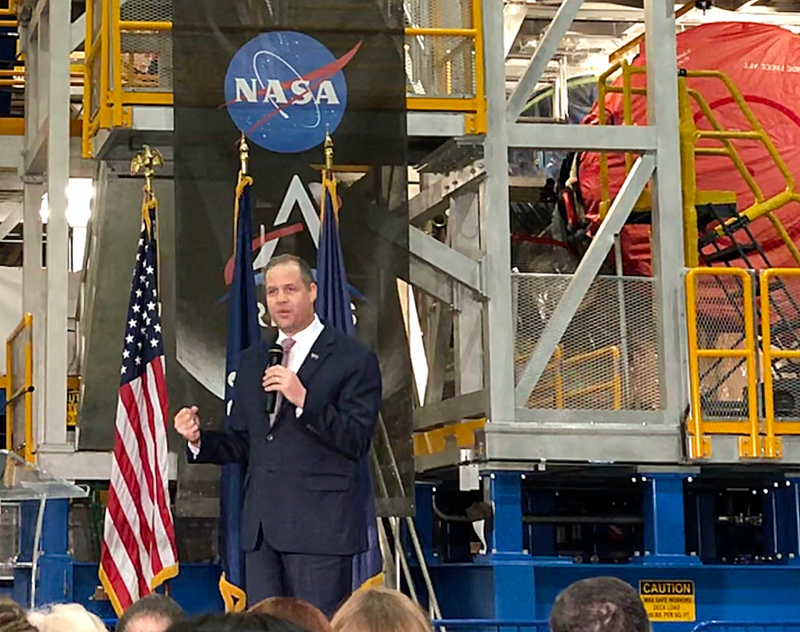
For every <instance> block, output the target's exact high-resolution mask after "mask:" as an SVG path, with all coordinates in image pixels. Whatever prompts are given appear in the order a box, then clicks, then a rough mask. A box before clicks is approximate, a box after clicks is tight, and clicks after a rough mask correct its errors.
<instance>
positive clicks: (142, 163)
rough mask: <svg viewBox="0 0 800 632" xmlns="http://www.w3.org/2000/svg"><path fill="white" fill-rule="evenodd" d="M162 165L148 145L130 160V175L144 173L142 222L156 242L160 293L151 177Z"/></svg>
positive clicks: (158, 261) (158, 251)
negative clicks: (152, 217) (151, 212)
mask: <svg viewBox="0 0 800 632" xmlns="http://www.w3.org/2000/svg"><path fill="white" fill-rule="evenodd" d="M163 164H164V157H163V156H162V155H161V152H160V151H158V149H154V148H152V147H150V145H143V146H142V151H140V152H139V153H138V154H136V155H135V156H134V157H133V159H132V160H131V174H132V175H138V173H139V172H140V171H141V172H142V173H144V187H143V192H142V196H143V199H142V220H143V221H144V223H145V226H146V227H147V232H148V233H149V234H150V237H151V238H155V241H156V253H155V254H156V275H157V276H156V288H157V291H159V292H160V291H161V287H160V285H161V234H160V226H159V221H158V199H157V198H156V194H155V192H154V191H153V175H154V174H155V172H156V167H160V166H162V165H163ZM151 208H152V209H153V211H154V213H153V216H154V219H155V223H156V229H155V232H154V231H153V225H152V221H151V219H150V209H151ZM157 298H158V313H159V315H161V296H160V295H159V296H158V297H157Z"/></svg>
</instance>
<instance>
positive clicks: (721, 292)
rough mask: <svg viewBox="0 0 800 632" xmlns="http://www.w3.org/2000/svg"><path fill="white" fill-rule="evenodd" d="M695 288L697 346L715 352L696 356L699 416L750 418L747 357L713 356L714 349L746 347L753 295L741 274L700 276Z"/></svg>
mask: <svg viewBox="0 0 800 632" xmlns="http://www.w3.org/2000/svg"><path fill="white" fill-rule="evenodd" d="M694 288H695V294H694V295H695V299H694V309H695V313H696V315H697V318H696V320H697V325H696V327H695V332H696V335H697V349H698V350H699V351H701V352H702V351H709V352H712V353H711V355H710V356H700V357H698V359H697V364H698V375H699V385H700V405H701V410H700V418H701V419H704V420H708V419H722V420H725V419H731V420H742V419H747V418H748V399H747V398H748V379H749V376H748V369H747V358H746V357H744V356H741V357H714V356H713V352H714V351H722V352H723V353H724V352H727V351H732V350H739V351H742V352H743V351H744V350H745V349H746V336H745V309H747V308H746V306H748V305H750V304H751V301H752V297H746V296H744V293H745V289H744V284H743V280H742V279H741V278H740V277H738V276H729V275H722V274H719V275H717V274H703V275H699V276H696V277H695V279H694ZM690 300H691V298H690ZM695 414H696V413H695Z"/></svg>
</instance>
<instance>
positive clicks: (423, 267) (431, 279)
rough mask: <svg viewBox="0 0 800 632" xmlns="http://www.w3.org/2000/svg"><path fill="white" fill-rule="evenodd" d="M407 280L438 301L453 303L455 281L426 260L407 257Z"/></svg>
mask: <svg viewBox="0 0 800 632" xmlns="http://www.w3.org/2000/svg"><path fill="white" fill-rule="evenodd" d="M408 282H409V283H410V284H411V285H413V286H414V287H415V288H417V289H419V290H422V291H423V292H425V293H426V294H428V295H429V296H432V297H433V298H435V299H437V300H439V301H442V302H444V303H447V304H448V305H452V304H453V286H454V285H455V283H456V282H455V281H453V279H452V278H450V277H449V276H447V275H446V274H445V273H444V272H442V271H441V270H439V269H437V268H434V267H433V266H432V265H431V264H430V263H428V262H427V261H422V259H417V258H416V257H410V258H409V262H408Z"/></svg>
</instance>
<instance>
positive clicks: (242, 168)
mask: <svg viewBox="0 0 800 632" xmlns="http://www.w3.org/2000/svg"><path fill="white" fill-rule="evenodd" d="M238 145H239V179H238V180H237V182H236V192H235V196H236V200H235V202H234V205H233V256H234V257H235V256H236V241H237V238H238V234H239V199H240V198H241V197H242V191H243V190H244V187H245V186H246V185H247V184H252V183H253V179H252V178H251V177H250V175H249V171H250V146H249V145H248V144H247V137H246V136H245V135H244V134H242V135H241V137H240V138H239V143H238Z"/></svg>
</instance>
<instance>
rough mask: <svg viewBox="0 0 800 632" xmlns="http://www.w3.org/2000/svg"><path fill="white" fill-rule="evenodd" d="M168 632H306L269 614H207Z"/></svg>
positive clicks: (180, 623)
mask: <svg viewBox="0 0 800 632" xmlns="http://www.w3.org/2000/svg"><path fill="white" fill-rule="evenodd" d="M168 632H306V631H305V630H303V628H301V627H298V626H296V625H295V624H293V623H289V622H288V621H283V620H281V619H278V618H277V617H273V616H270V615H268V614H257V613H247V614H207V615H204V616H202V617H197V618H193V619H185V620H183V621H178V622H177V623H174V624H173V625H171V626H170V627H169V630H168Z"/></svg>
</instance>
